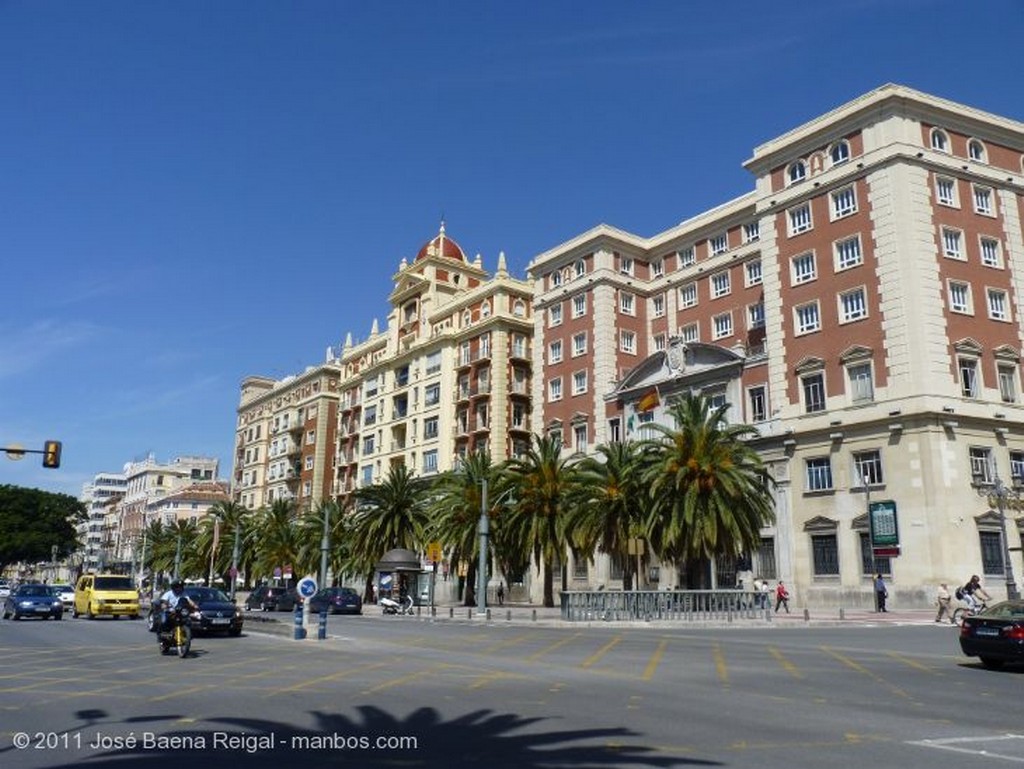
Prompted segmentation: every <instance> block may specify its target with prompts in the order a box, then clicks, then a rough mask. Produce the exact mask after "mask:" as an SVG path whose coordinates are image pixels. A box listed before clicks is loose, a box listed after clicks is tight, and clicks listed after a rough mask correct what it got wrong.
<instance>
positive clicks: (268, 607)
mask: <svg viewBox="0 0 1024 769" xmlns="http://www.w3.org/2000/svg"><path fill="white" fill-rule="evenodd" d="M297 601H298V597H297V594H296V592H295V591H294V590H292V589H290V588H284V587H277V586H275V585H260V586H259V587H258V588H256V589H255V590H253V591H252V592H251V593H249V597H248V598H246V599H245V610H246V611H250V610H252V609H259V610H260V611H293V610H294V609H295V604H296V602H297Z"/></svg>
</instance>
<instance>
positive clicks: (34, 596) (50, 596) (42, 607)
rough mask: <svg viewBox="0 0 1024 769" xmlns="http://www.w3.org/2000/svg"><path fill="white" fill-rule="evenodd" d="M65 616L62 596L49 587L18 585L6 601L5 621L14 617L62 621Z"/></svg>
mask: <svg viewBox="0 0 1024 769" xmlns="http://www.w3.org/2000/svg"><path fill="white" fill-rule="evenodd" d="M63 616H64V604H63V603H62V602H61V600H60V596H59V595H58V594H57V593H56V592H55V591H54V589H53V588H52V587H50V586H49V585H39V584H31V583H29V584H25V585H18V587H16V588H15V589H14V591H13V592H12V593H11V594H10V595H9V596H7V598H5V599H4V619H7V618H8V617H13V618H14V619H21V618H22V617H39V618H41V619H48V618H50V617H53V619H61V618H62V617H63Z"/></svg>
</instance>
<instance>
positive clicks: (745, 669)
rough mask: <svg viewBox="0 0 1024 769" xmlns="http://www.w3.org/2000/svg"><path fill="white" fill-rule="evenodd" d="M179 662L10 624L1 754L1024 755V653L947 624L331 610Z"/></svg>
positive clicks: (281, 768)
mask: <svg viewBox="0 0 1024 769" xmlns="http://www.w3.org/2000/svg"><path fill="white" fill-rule="evenodd" d="M282 618H283V619H284V620H285V621H284V622H283V623H282V626H281V627H280V628H279V629H280V630H281V631H282V632H281V633H279V634H277V635H274V634H266V633H264V632H261V630H266V629H267V626H265V625H264V626H262V628H261V627H260V623H257V622H251V623H250V627H251V628H252V629H251V630H248V629H247V631H246V633H245V634H244V635H243V636H242V637H241V638H223V637H212V638H197V639H196V640H195V642H194V644H193V653H192V655H191V656H190V657H189V658H187V659H183V660H182V659H178V658H177V657H169V656H168V657H162V656H160V654H159V653H158V651H157V648H156V643H155V639H154V636H153V635H151V634H150V633H147V632H146V630H145V626H144V624H143V623H142V622H131V621H128V620H115V621H110V620H99V621H93V622H90V621H87V620H84V619H79V620H71V619H70V618H68V619H65V620H63V621H61V622H53V621H48V622H41V621H23V622H18V623H14V622H11V621H2V622H0V766H2V767H5V769H23V768H26V769H27V768H28V767H60V766H71V765H75V766H100V767H107V766H109V767H136V766H138V767H141V766H144V765H149V764H150V762H152V761H159V762H166V761H175V762H178V763H180V765H181V766H183V767H206V766H217V767H221V768H224V767H233V766H245V767H252V768H253V769H262V768H263V767H274V769H291V767H326V766H331V767H340V766H351V767H454V768H458V767H469V766H474V767H477V766H479V767H522V768H524V769H533V768H536V769H547V768H549V767H550V768H556V767H557V768H558V769H563V768H564V769H583V768H589V767H594V768H595V769H597V768H604V767H634V766H635V767H686V766H725V767H752V768H756V769H776V768H779V769H782V768H783V767H785V768H786V769H790V768H792V767H814V768H815V769H818V768H819V767H858V768H859V767H864V766H877V767H900V769H918V767H920V768H921V769H923V768H924V767H935V768H936V769H946V768H948V769H954V768H955V769H965V768H967V769H969V768H970V767H990V766H991V767H995V766H1000V765H1001V766H1005V765H1006V764H1007V763H1014V762H1016V763H1024V726H1022V725H1021V723H1020V716H1019V713H1018V711H1017V704H1018V702H1019V699H1020V691H1021V684H1022V682H1024V679H1022V678H1021V674H1022V673H1024V668H1020V669H1016V670H1014V669H1010V670H1006V671H1001V672H990V671H987V670H984V669H983V668H981V667H980V666H979V665H978V664H977V663H976V662H975V661H974V660H970V659H968V658H966V657H963V656H962V655H961V654H960V652H959V647H958V645H957V642H956V630H955V629H954V628H952V627H949V626H939V625H931V624H929V625H913V626H900V625H898V624H897V625H889V626H879V627H841V628H840V627H813V626H809V627H799V626H791V627H778V626H776V627H768V628H764V627H762V628H749V627H739V628H709V629H701V628H695V627H678V628H673V627H670V626H657V625H652V626H650V627H643V628H635V627H629V628H625V627H615V626H611V625H601V626H595V627H578V626H576V627H573V626H569V627H564V626H560V625H558V624H554V623H552V624H545V623H532V624H531V623H526V622H523V623H507V622H506V623H502V622H494V623H489V624H488V623H483V622H459V621H444V622H431V621H429V620H427V619H419V618H409V617H382V616H379V615H377V614H376V613H373V614H368V615H366V616H363V617H332V618H331V619H330V622H329V637H328V639H327V640H325V641H316V640H306V641H294V640H291V638H290V637H289V631H290V628H289V626H288V624H287V615H283V616H282Z"/></svg>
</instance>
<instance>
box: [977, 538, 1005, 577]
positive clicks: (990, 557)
mask: <svg viewBox="0 0 1024 769" xmlns="http://www.w3.org/2000/svg"><path fill="white" fill-rule="evenodd" d="M978 545H979V546H980V548H981V569H982V571H983V572H984V573H985V574H986V576H993V577H994V576H997V575H998V576H1002V575H1003V574H1004V570H1003V537H1002V534H1000V532H999V531H979V532H978Z"/></svg>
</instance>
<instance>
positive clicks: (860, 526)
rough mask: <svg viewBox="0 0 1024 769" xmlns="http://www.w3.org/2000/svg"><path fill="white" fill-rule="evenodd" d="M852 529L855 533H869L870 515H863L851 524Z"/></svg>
mask: <svg viewBox="0 0 1024 769" xmlns="http://www.w3.org/2000/svg"><path fill="white" fill-rule="evenodd" d="M850 528H851V529H853V530H854V531H867V530H868V514H867V513H861V514H860V515H858V516H857V517H856V518H854V519H853V520H852V521H851V522H850Z"/></svg>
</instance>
